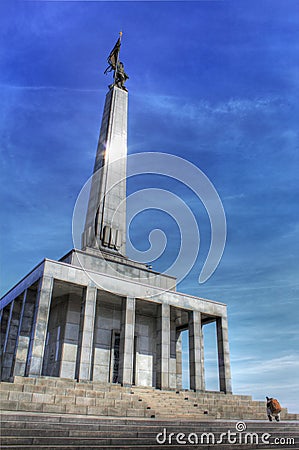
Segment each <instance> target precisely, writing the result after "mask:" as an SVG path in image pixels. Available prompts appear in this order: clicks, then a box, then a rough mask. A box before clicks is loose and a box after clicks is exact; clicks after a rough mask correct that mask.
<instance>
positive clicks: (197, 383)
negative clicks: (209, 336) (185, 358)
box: [188, 311, 204, 391]
mask: <svg viewBox="0 0 299 450" xmlns="http://www.w3.org/2000/svg"><path fill="white" fill-rule="evenodd" d="M188 315H189V365H190V389H193V390H194V391H202V390H203V389H204V380H203V370H202V366H203V360H202V353H201V348H202V329H201V314H200V312H199V311H190V312H189V313H188Z"/></svg>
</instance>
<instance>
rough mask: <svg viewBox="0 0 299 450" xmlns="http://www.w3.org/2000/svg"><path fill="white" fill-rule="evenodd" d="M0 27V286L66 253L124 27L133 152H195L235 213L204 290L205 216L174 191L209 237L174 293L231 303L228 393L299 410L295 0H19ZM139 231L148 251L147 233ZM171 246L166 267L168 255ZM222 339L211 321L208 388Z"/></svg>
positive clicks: (3, 14)
mask: <svg viewBox="0 0 299 450" xmlns="http://www.w3.org/2000/svg"><path fill="white" fill-rule="evenodd" d="M0 22H1V26H0V39H1V47H0V64H1V70H0V87H1V91H0V92H1V102H0V114H1V116H0V117H1V121H0V129H1V133H0V144H1V145H0V148H1V153H2V155H1V168H2V184H1V212H2V221H1V222H2V231H1V240H2V245H1V248H2V252H1V260H2V261H1V266H2V270H1V284H2V286H1V291H2V293H4V292H6V290H7V289H9V288H10V287H11V286H12V285H13V284H15V283H16V282H17V281H18V280H19V279H20V278H21V277H22V276H24V275H25V274H26V273H28V272H29V271H30V270H31V269H32V268H33V267H34V266H35V265H36V264H37V263H38V262H39V261H40V260H41V259H43V258H44V257H48V258H52V259H55V258H59V257H61V256H62V255H63V254H65V253H66V252H67V251H68V250H69V249H70V248H71V247H72V236H71V218H72V212H73V208H74V204H75V201H76V198H77V196H78V194H79V192H80V190H81V188H82V186H83V184H84V183H85V181H86V180H87V179H88V177H89V176H90V174H91V170H92V167H93V161H94V156H95V151H96V145H97V138H98V132H99V126H100V120H101V114H102V108H103V103H104V96H105V93H106V91H107V85H108V84H109V83H110V78H109V76H104V75H103V71H104V70H105V68H106V57H107V56H108V54H109V52H110V50H111V48H112V46H113V45H114V43H115V41H116V39H117V36H118V31H119V30H120V29H122V30H123V32H124V35H123V46H122V50H121V57H122V60H123V61H124V63H125V68H126V71H127V72H128V74H129V76H130V79H129V81H128V82H127V86H128V89H129V95H130V100H129V101H130V103H129V135H128V137H129V153H136V152H149V151H153V152H166V153H171V154H174V155H177V156H181V157H183V158H186V159H187V160H189V161H191V162H192V163H194V164H195V165H197V166H198V167H199V168H200V169H201V170H202V171H203V172H205V174H206V175H207V176H208V177H209V179H210V180H211V181H212V182H213V184H214V186H215V187H216V189H217V191H218V193H219V195H220V197H221V199H222V202H223V205H224V208H225V213H226V218H227V226H228V234H227V244H226V249H225V252H224V255H223V258H222V261H221V263H220V265H219V267H218V269H217V270H216V272H215V274H214V275H213V276H212V277H211V278H210V279H209V280H208V281H207V282H206V283H204V284H201V285H199V284H198V282H197V279H198V274H199V272H200V270H201V267H202V265H203V261H204V259H205V257H206V253H207V250H208V244H209V222H208V218H207V214H206V213H205V211H204V208H203V207H202V206H201V205H197V204H196V203H195V200H196V199H194V198H193V197H192V194H191V193H190V192H187V191H186V192H184V189H183V188H180V189H181V190H180V189H179V192H176V193H177V194H181V195H183V196H185V197H184V198H185V201H186V202H187V204H189V205H190V207H191V208H193V210H194V212H195V215H196V217H197V218H198V220H199V222H200V226H201V231H202V234H201V236H202V241H201V242H202V246H201V251H200V253H199V256H198V259H197V261H196V264H195V266H194V268H193V269H192V271H191V272H190V274H189V275H188V277H186V279H185V280H184V281H182V282H181V284H180V286H179V290H181V291H183V292H187V293H190V294H193V295H198V296H201V297H206V298H212V299H215V300H219V301H222V302H225V303H226V304H227V305H228V312H229V336H230V347H231V360H232V376H233V390H234V392H235V393H244V394H252V395H253V396H254V398H256V399H263V398H264V397H265V395H270V396H275V397H278V398H279V399H280V400H281V403H282V404H283V405H284V406H288V407H289V409H290V410H291V411H296V410H297V412H299V411H298V406H297V404H298V403H297V402H298V399H299V385H298V372H299V357H298V348H299V345H298V310H299V307H298V291H299V289H298V284H299V283H298V279H299V277H298V267H299V264H298V255H299V222H298V220H299V219H298V217H299V215H298V194H299V192H298V191H299V184H298V171H299V152H298V123H299V106H298V100H297V99H298V91H299V89H298V87H299V57H298V54H299V48H298V42H299V27H298V25H299V6H298V2H297V1H292V0H287V1H283V0H279V1H277V0H269V1H266V0H258V1H255V0H250V1H249V0H248V1H245V0H244V1H239V0H236V1H225V0H224V1H193V2H171V1H169V2H159V1H155V2H126V1H123V2H113V1H110V2H88V1H82V2H80V1H75V2H60V1H53V2H47V1H30V0H28V1H14V0H10V1H3V2H1V5H0ZM161 183H162V185H163V183H164V186H166V185H167V187H169V189H174V186H173V185H171V183H170V182H169V184H168V182H165V180H164V181H163V182H161ZM165 183H166V184H165ZM141 184H142V182H141ZM154 184H155V186H156V185H158V184H159V183H158V182H157V180H155V181H154ZM135 188H136V186H135V185H134V183H132V182H131V183H130V182H129V186H128V190H129V192H131V191H134V189H135ZM146 214H149V212H148V213H146ZM138 220H139V222H138V223H137V225H138V224H141V225H142V224H143V225H144V226H145V225H147V224H148V223H149V219H148V216H146V217H145V218H143V219H142V218H141V217H140V218H139V219H138ZM153 223H155V219H153ZM165 226H166V231H168V232H170V233H174V234H173V236H175V237H176V233H177V231H176V230H175V229H174V228H172V225H171V224H167V223H166V225H165ZM138 229H139V233H137V231H136V230H138ZM135 231H136V235H135V240H136V245H139V246H140V247H142V245H143V242H144V239H146V237H143V236H142V233H140V227H139V226H136V227H135ZM171 242H173V240H171ZM169 245H170V246H169V247H168V248H167V252H166V253H165V255H164V259H163V258H162V259H161V261H157V262H156V263H155V264H154V267H155V268H156V269H157V270H164V264H165V258H166V259H167V258H171V257H172V252H173V247H172V246H171V244H169ZM213 340H214V330H213V329H212V327H209V328H207V329H206V343H207V351H206V362H207V382H208V383H207V384H208V387H209V388H210V389H214V388H216V387H217V382H216V379H215V370H214V369H215V367H214V366H215V352H214V346H213V345H212V344H213Z"/></svg>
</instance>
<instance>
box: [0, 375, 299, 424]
mask: <svg viewBox="0 0 299 450" xmlns="http://www.w3.org/2000/svg"><path fill="white" fill-rule="evenodd" d="M0 401H1V409H2V410H3V411H30V412H44V413H57V414H83V415H96V416H113V417H114V416H117V417H148V418H168V419H171V418H175V419H179V418H186V419H251V420H259V419H261V420H263V419H265V418H266V412H265V411H266V408H265V402H260V401H253V400H252V398H251V396H248V395H231V394H224V393H221V392H204V393H197V392H192V391H161V390H157V389H154V388H143V387H133V388H127V387H122V386H120V385H117V384H105V383H98V382H91V381H90V382H89V381H87V382H77V381H76V380H70V379H63V378H54V377H39V378H28V377H15V378H14V382H13V383H8V382H1V383H0ZM281 418H282V419H283V420H299V414H289V413H288V411H287V410H286V409H283V411H282V413H281Z"/></svg>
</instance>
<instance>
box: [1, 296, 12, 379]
mask: <svg viewBox="0 0 299 450" xmlns="http://www.w3.org/2000/svg"><path fill="white" fill-rule="evenodd" d="M10 309H11V303H10V304H9V305H6V306H5V308H3V309H2V310H1V336H0V348H1V361H0V367H3V356H4V346H6V343H5V342H6V334H7V333H8V329H9V326H8V323H9V317H10ZM0 372H1V370H0Z"/></svg>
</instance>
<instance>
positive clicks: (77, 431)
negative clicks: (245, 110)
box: [1, 411, 299, 450]
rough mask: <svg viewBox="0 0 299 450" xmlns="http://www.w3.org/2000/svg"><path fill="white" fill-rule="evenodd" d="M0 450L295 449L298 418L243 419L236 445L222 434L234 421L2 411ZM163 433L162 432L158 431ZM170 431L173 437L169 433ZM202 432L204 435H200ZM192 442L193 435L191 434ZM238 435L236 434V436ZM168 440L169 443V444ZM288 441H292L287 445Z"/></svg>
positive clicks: (298, 435)
mask: <svg viewBox="0 0 299 450" xmlns="http://www.w3.org/2000/svg"><path fill="white" fill-rule="evenodd" d="M1 422H2V423H1V425H2V426H1V434H2V436H1V449H2V450H5V449H9V450H14V449H15V450H17V449H18V450H20V449H30V450H35V449H39V450H46V449H51V450H56V449H57V450H64V449H65V450H66V449H73V450H74V449H80V450H82V449H87V448H88V449H89V450H92V449H97V450H98V449H103V450H104V449H109V450H112V449H115V450H116V449H118V450H125V449H134V450H138V449H140V450H141V449H142V450H145V449H157V448H159V447H161V445H162V446H163V448H164V449H165V448H166V449H173V448H175V449H179V448H186V449H187V450H191V449H193V450H194V449H204V448H211V449H216V450H218V449H219V450H220V449H225V450H233V449H235V450H238V449H244V450H245V449H254V448H258V449H266V448H276V449H282V448H292V449H293V450H298V449H299V422H290V421H288V422H280V423H276V422H275V423H269V422H266V421H248V422H244V423H245V425H246V426H247V429H246V431H244V432H243V433H241V438H242V439H241V442H242V445H240V444H232V443H229V442H228V437H227V433H228V431H229V430H230V431H231V432H232V433H236V421H219V420H218V421H217V420H214V421H211V420H209V421H188V420H160V419H151V420H149V419H136V418H135V419H129V418H127V419H121V418H103V417H101V418H99V417H94V416H74V415H57V414H45V413H39V414H34V413H20V412H17V413H14V412H4V411H3V412H2V418H1ZM164 429H165V430H166V431H165V434H164V433H163V430H164ZM246 432H247V433H256V436H257V438H255V439H258V440H259V444H256V441H254V443H250V444H248V443H245V433H246ZM158 433H162V434H160V442H161V440H163V439H164V436H166V438H165V440H166V442H165V443H162V442H161V443H158V442H157V440H156V437H157V434H158ZM170 433H174V435H172V436H171V435H170ZM178 433H184V435H185V436H182V435H181V436H180V437H179V439H184V440H187V438H188V436H189V435H190V433H196V435H197V436H198V439H199V444H197V445H191V444H190V443H189V444H190V445H188V443H187V444H180V443H178V442H177V441H176V437H177V436H178ZM203 433H213V436H214V438H215V443H214V444H213V441H212V438H213V436H212V435H210V437H209V439H210V442H209V443H207V435H203ZM221 433H226V436H225V438H223V442H222V443H221V444H218V445H217V443H216V442H217V440H219V438H220V434H221ZM264 433H268V434H269V435H270V437H268V440H269V442H270V441H271V442H270V444H264V445H263V444H262V441H261V436H262V434H264ZM202 435H203V436H202ZM190 436H191V440H192V439H194V435H193V437H192V435H190ZM239 436H240V433H239V432H238V439H239ZM169 439H170V442H169ZM274 439H280V441H279V442H280V443H281V445H278V444H276V443H274ZM287 439H294V441H293V442H292V443H289V444H286V442H287Z"/></svg>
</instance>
